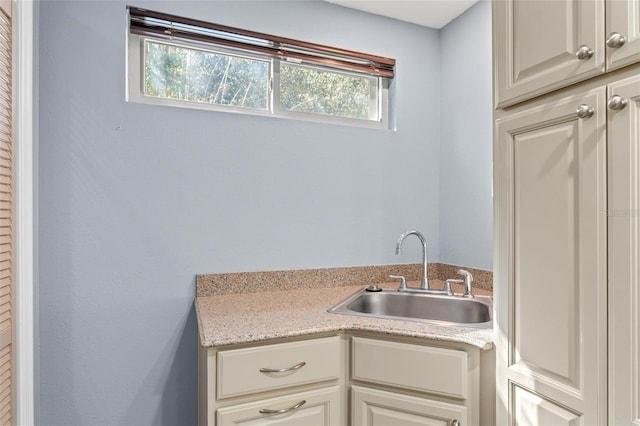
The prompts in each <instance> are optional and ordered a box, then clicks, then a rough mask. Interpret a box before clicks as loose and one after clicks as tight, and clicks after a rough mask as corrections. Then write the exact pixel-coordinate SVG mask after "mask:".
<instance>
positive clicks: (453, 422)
mask: <svg viewBox="0 0 640 426" xmlns="http://www.w3.org/2000/svg"><path fill="white" fill-rule="evenodd" d="M449 426H460V422H459V421H458V420H456V419H453V420H451V421H449Z"/></svg>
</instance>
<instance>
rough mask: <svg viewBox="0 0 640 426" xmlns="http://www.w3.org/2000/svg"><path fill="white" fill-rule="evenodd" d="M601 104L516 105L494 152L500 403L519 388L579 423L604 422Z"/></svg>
mask: <svg viewBox="0 0 640 426" xmlns="http://www.w3.org/2000/svg"><path fill="white" fill-rule="evenodd" d="M581 105H584V106H585V107H588V108H592V114H581V115H583V118H579V117H578V114H577V110H578V109H580V110H581V111H584V110H586V109H587V108H585V107H580V106H581ZM605 108H606V107H605V91H604V89H603V88H600V89H597V90H592V91H590V92H587V93H585V94H583V95H581V96H580V97H574V96H568V97H566V98H563V99H561V100H558V101H555V102H548V103H546V104H543V105H538V106H534V107H529V108H528V109H522V110H520V111H519V112H517V113H514V114H512V115H509V116H507V117H505V118H503V119H500V120H498V121H497V139H496V151H495V155H496V157H495V167H496V177H495V182H496V204H497V206H496V212H497V213H496V240H497V244H498V247H499V250H498V253H497V267H496V270H495V274H496V280H497V282H499V283H500V286H499V287H498V288H497V294H496V298H497V299H498V300H500V301H503V304H500V305H499V309H498V314H497V326H498V337H497V339H498V342H497V345H498V347H499V348H500V347H502V348H504V349H505V353H504V354H500V353H498V357H499V359H498V364H497V365H498V369H497V374H498V391H499V399H500V398H501V399H502V401H507V400H509V398H510V396H509V395H508V394H507V389H508V387H509V386H508V383H512V382H513V383H518V384H520V385H521V386H524V387H526V388H529V389H535V390H536V392H538V393H539V394H540V395H542V396H543V397H544V398H546V399H548V400H549V401H555V402H557V403H558V404H559V405H561V406H565V407H570V408H571V410H574V411H575V412H576V413H581V415H582V418H584V421H585V424H604V423H605V422H606V417H605V416H606V402H605V399H606V398H605V395H606V303H605V300H606V285H607V279H606V265H607V246H606V244H607V243H606V225H607V222H606V207H607V204H606V139H605V135H604V127H605V118H606V109H605ZM500 392H503V393H502V394H500ZM505 404H506V402H505ZM498 414H500V415H501V414H504V413H498ZM501 422H502V423H503V424H504V423H507V422H508V421H507V419H505V418H500V417H498V423H499V424H500V423H501ZM534 424H535V423H534ZM540 424H545V423H540ZM551 424H553V423H551Z"/></svg>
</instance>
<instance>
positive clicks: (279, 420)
mask: <svg viewBox="0 0 640 426" xmlns="http://www.w3.org/2000/svg"><path fill="white" fill-rule="evenodd" d="M261 410H272V411H278V410H282V411H284V412H283V413H281V414H277V413H271V414H269V413H264V412H261ZM340 413H341V408H340V388H339V387H338V386H332V387H330V388H324V389H319V390H314V391H309V392H299V393H296V394H293V395H286V396H281V397H278V398H270V399H265V400H262V401H255V402H250V403H247V404H240V405H233V406H231V407H225V408H220V409H219V410H218V411H217V413H216V418H217V422H216V424H217V425H218V426H231V425H256V426H257V425H271V426H276V425H289V426H292V425H305V426H327V425H339V424H340V423H341V422H340V416H341V414H340Z"/></svg>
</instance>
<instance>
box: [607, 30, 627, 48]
mask: <svg viewBox="0 0 640 426" xmlns="http://www.w3.org/2000/svg"><path fill="white" fill-rule="evenodd" d="M626 42H627V39H626V38H625V37H624V36H623V35H622V34H620V33H611V34H609V38H607V46H609V47H612V48H614V49H617V48H619V47H622V46H623V45H624V44H625V43H626Z"/></svg>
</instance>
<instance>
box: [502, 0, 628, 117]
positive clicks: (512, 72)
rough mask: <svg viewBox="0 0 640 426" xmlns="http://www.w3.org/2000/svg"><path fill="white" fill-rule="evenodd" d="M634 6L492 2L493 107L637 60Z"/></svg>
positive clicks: (601, 0) (609, 0) (607, 0)
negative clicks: (494, 102)
mask: <svg viewBox="0 0 640 426" xmlns="http://www.w3.org/2000/svg"><path fill="white" fill-rule="evenodd" d="M639 5H640V2H639V0H586V1H585V0H550V1H539V0H494V2H493V6H494V7H493V10H494V15H493V22H494V73H495V79H494V81H495V100H496V104H497V106H498V107H500V108H501V107H505V106H509V105H513V104H516V103H518V102H521V101H524V100H527V99H531V98H534V97H536V96H539V95H541V94H544V93H549V92H551V91H553V90H556V89H559V88H562V87H566V86H569V85H570V84H573V83H576V82H579V81H583V80H586V79H588V78H590V77H593V76H597V75H599V74H602V73H604V72H606V71H610V70H614V69H617V68H620V67H623V66H626V65H629V64H632V63H635V62H638V61H640V14H639V13H638V12H637V11H638V7H639Z"/></svg>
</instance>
